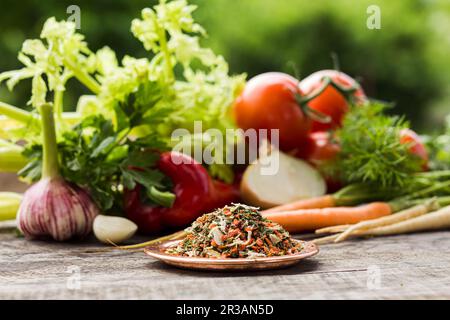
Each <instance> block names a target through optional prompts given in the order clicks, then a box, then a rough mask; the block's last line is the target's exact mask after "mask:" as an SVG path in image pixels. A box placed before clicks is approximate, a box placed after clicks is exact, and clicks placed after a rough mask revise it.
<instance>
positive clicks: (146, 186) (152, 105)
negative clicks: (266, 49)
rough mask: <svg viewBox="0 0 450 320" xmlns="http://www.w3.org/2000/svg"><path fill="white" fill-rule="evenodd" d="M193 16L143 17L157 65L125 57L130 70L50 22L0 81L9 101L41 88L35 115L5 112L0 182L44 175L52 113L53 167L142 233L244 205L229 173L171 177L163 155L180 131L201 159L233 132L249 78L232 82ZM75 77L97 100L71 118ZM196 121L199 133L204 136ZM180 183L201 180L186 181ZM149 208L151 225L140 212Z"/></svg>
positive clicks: (184, 8)
mask: <svg viewBox="0 0 450 320" xmlns="http://www.w3.org/2000/svg"><path fill="white" fill-rule="evenodd" d="M195 8H196V7H195V6H193V5H189V4H188V3H187V2H186V1H185V0H177V1H171V2H168V1H165V0H161V1H160V3H159V4H158V5H157V6H155V7H154V8H153V9H150V8H146V9H144V10H142V17H141V18H140V19H134V20H133V22H132V24H131V31H132V33H133V34H134V36H135V37H136V38H137V39H138V40H139V41H141V42H142V43H143V45H144V47H145V48H146V49H147V50H148V51H149V56H150V58H149V59H147V58H141V59H136V58H134V57H131V56H125V57H124V58H123V60H122V62H121V63H119V62H118V60H117V57H116V55H115V53H114V51H113V50H112V49H110V48H108V47H105V48H102V49H100V50H99V51H97V52H93V51H91V50H90V49H89V47H88V44H87V43H86V42H85V40H84V36H83V35H81V34H80V33H78V32H77V31H76V26H75V24H74V23H72V22H67V21H57V20H56V19H55V18H50V19H48V20H47V21H46V22H45V24H44V27H43V29H42V32H41V34H40V39H33V40H26V41H25V42H24V44H23V46H22V50H21V52H20V53H19V56H18V58H19V61H20V62H21V63H22V64H23V65H24V67H23V68H22V69H20V70H14V71H7V72H3V73H1V74H0V83H1V82H3V81H5V82H6V84H7V86H8V88H9V89H10V90H13V89H14V87H15V85H16V84H17V83H18V82H19V81H21V80H24V79H28V78H31V79H32V92H31V98H30V101H29V105H30V107H31V109H32V111H25V110H23V109H21V108H18V107H15V106H11V105H9V104H7V103H4V102H1V103H0V114H2V115H3V116H4V117H3V118H0V122H1V126H0V127H1V129H0V138H1V139H0V142H1V143H0V152H1V156H0V171H4V172H18V174H19V176H20V177H21V178H22V179H24V181H27V182H37V181H39V180H40V179H41V177H43V176H44V174H43V168H44V167H45V159H44V158H45V156H44V154H45V148H43V145H44V143H43V140H42V138H41V137H42V132H43V130H45V128H43V125H42V123H41V120H40V119H41V118H42V115H41V114H40V113H39V108H40V106H42V105H45V104H52V106H53V110H54V118H55V131H56V139H57V141H56V143H57V145H56V146H55V147H54V148H53V149H52V150H51V151H50V153H52V154H51V157H52V158H54V159H55V161H56V162H55V164H57V165H58V167H59V173H60V175H61V177H63V178H64V179H65V180H66V181H67V182H69V183H71V184H73V185H76V186H77V187H80V188H81V189H83V190H85V191H87V192H88V193H89V195H90V197H92V199H93V201H94V202H95V205H96V206H97V207H98V209H99V210H100V211H101V212H102V213H103V214H114V215H116V214H123V213H125V215H126V216H127V217H128V218H130V219H132V220H135V222H136V223H137V224H138V227H139V229H140V230H141V231H143V232H147V233H148V232H159V231H162V230H163V228H168V227H180V226H183V225H185V224H188V223H190V222H191V221H192V220H193V219H195V218H196V217H197V216H199V215H200V214H202V213H204V212H207V211H208V210H212V209H214V208H215V207H217V206H223V205H225V204H227V203H229V202H230V201H234V200H238V198H237V193H236V190H237V189H236V188H235V187H234V186H233V185H232V184H231V183H232V182H233V180H234V177H233V175H234V173H233V170H232V169H231V167H230V165H227V164H220V163H219V164H211V165H205V166H204V167H202V166H201V165H200V164H196V165H195V164H193V165H184V166H180V168H178V167H177V168H170V163H169V162H170V161H169V160H170V158H171V156H172V155H173V157H174V158H175V157H177V153H176V152H174V153H173V154H171V153H170V152H169V153H164V152H168V151H169V150H171V149H172V148H173V147H174V145H173V141H172V140H171V135H172V132H173V131H174V130H175V129H183V130H184V131H183V132H182V133H183V134H182V135H181V136H180V137H179V140H180V141H181V142H183V143H184V144H186V145H188V146H192V148H197V147H199V148H200V149H201V150H202V149H204V148H205V143H204V139H206V140H207V139H210V137H209V136H207V135H205V136H204V134H203V132H205V131H206V130H207V129H209V128H215V129H217V130H221V131H223V132H224V131H225V129H226V128H232V127H233V124H232V121H231V120H230V118H229V117H227V116H226V114H227V112H228V109H229V108H230V107H231V105H232V103H233V101H234V99H235V97H236V96H237V94H238V93H239V91H240V88H241V87H242V86H243V84H244V78H245V75H239V76H236V77H233V76H229V75H228V66H227V64H226V62H225V60H224V59H223V57H221V56H218V55H215V54H214V53H213V52H212V51H211V50H210V49H209V48H203V47H201V46H200V43H199V40H200V37H202V36H205V35H206V33H205V30H204V29H203V28H202V27H201V26H200V25H198V24H196V23H195V22H194V20H193V18H192V16H191V14H192V12H193V11H194V10H195ZM72 78H74V79H76V80H78V81H79V82H80V83H81V84H83V85H84V86H85V87H86V88H87V89H88V90H89V91H91V92H92V94H91V95H87V96H82V97H80V98H79V101H78V105H77V106H76V111H75V112H65V110H66V109H67V107H68V106H66V105H65V104H64V93H65V91H66V89H67V88H66V84H67V82H68V81H69V79H72ZM194 121H201V123H202V130H203V131H202V132H200V136H198V133H195V134H194ZM208 141H209V140H208ZM17 142H20V145H19V144H17ZM23 142H25V145H24V144H23ZM213 142H214V141H213ZM230 147H232V146H228V145H225V146H222V148H215V153H214V154H213V156H214V157H217V158H222V157H224V154H225V150H226V149H227V148H230ZM163 154H165V156H162V155H163ZM186 157H188V156H186ZM168 159H169V160H168ZM191 160H192V161H194V160H193V159H191ZM223 163H224V162H223ZM183 172H185V173H184V175H187V174H194V175H195V176H197V177H198V179H197V180H195V179H194V180H192V181H189V179H187V178H182V176H183ZM216 178H217V179H216ZM219 180H220V181H219ZM187 190H190V191H187ZM186 192H188V193H190V195H188V194H187V193H186ZM181 194H185V196H184V198H183V197H182V196H181ZM211 197H214V200H211V199H209V198H211ZM187 198H192V199H196V200H195V202H196V203H195V204H194V203H186V201H185V200H186V199H187ZM145 208H149V209H148V210H147V211H146V212H145V214H146V217H145V218H142V217H141V216H139V214H140V213H139V211H138V210H141V209H144V211H145ZM23 209H24V208H23ZM150 209H151V210H150ZM27 210H28V209H27ZM136 212H138V215H136ZM163 212H164V213H163ZM22 216H24V217H26V216H27V215H26V214H23V215H22ZM162 217H165V218H164V219H162V220H164V222H161V223H157V224H154V222H155V221H156V220H157V219H160V218H162ZM90 229H91V227H89V230H90ZM54 238H56V237H54Z"/></svg>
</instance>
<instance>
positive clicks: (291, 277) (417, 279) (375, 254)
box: [0, 175, 450, 300]
mask: <svg viewBox="0 0 450 320" xmlns="http://www.w3.org/2000/svg"><path fill="white" fill-rule="evenodd" d="M13 180H14V178H13V177H12V176H4V175H3V176H1V175H0V191H2V190H14V189H15V190H18V191H20V190H22V189H23V186H21V185H18V184H17V183H15V182H14V181H13ZM99 246H100V245H99V244H98V242H96V241H95V240H93V239H92V240H91V241H87V242H84V243H68V244H67V243H65V244H58V243H51V242H39V241H33V242H30V241H25V240H24V239H22V238H18V237H16V236H15V234H14V232H11V231H1V232H0V299H201V300H205V299H422V298H430V299H431V298H433V299H435V298H444V299H450V272H449V269H450V232H433V233H422V234H414V235H405V236H396V237H386V238H374V239H369V240H364V241H362V240H359V241H350V242H345V243H342V244H337V245H328V246H323V247H321V252H320V253H319V255H317V256H315V257H313V258H311V259H308V260H304V261H302V262H301V263H299V264H298V265H296V266H294V267H291V268H288V269H284V270H278V271H270V272H269V271H264V272H252V273H217V272H195V271H188V270H181V269H176V268H173V267H170V266H166V265H164V264H162V263H160V262H158V261H156V260H154V259H151V258H149V257H147V256H146V255H144V254H143V253H142V252H123V251H112V252H101V253H98V252H96V253H93V252H90V251H92V249H93V248H98V247H99Z"/></svg>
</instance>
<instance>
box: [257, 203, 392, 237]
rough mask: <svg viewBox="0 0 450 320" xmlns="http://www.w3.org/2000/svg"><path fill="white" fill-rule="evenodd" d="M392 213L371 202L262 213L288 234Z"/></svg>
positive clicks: (382, 205)
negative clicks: (354, 205)
mask: <svg viewBox="0 0 450 320" xmlns="http://www.w3.org/2000/svg"><path fill="white" fill-rule="evenodd" d="M392 212H393V209H392V207H391V205H389V204H388V203H385V202H372V203H369V204H366V205H362V206H357V207H334V208H321V209H301V210H293V211H281V212H264V213H263V216H264V217H265V218H267V219H269V220H271V221H273V222H276V223H279V224H280V225H281V226H283V227H284V228H285V229H286V230H287V231H289V232H302V231H309V230H316V229H319V228H325V227H329V226H334V225H340V224H354V223H358V222H360V221H363V220H370V219H375V218H379V217H383V216H387V215H389V214H391V213H392Z"/></svg>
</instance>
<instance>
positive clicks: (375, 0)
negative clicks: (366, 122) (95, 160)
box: [0, 0, 450, 131]
mask: <svg viewBox="0 0 450 320" xmlns="http://www.w3.org/2000/svg"><path fill="white" fill-rule="evenodd" d="M190 2H191V3H195V4H198V5H199V9H198V10H197V11H196V13H195V14H194V16H195V17H196V19H197V20H198V22H200V23H201V24H203V26H204V27H205V28H206V29H207V30H208V33H209V38H208V39H206V40H205V41H204V44H205V45H209V46H211V47H212V48H213V49H214V50H215V51H216V52H218V53H220V54H222V55H224V56H225V58H226V59H227V60H228V62H229V63H230V69H231V71H232V72H233V73H241V72H246V73H247V74H248V75H249V76H253V75H256V74H258V73H261V72H265V71H274V70H279V71H285V72H288V73H291V74H295V71H294V68H293V67H292V64H294V65H295V66H296V69H297V70H298V73H299V75H300V76H301V77H306V76H307V75H309V74H310V73H312V72H314V71H317V70H320V69H324V68H332V66H333V63H332V60H331V58H330V54H331V52H335V53H336V54H337V55H338V57H339V60H340V67H341V70H342V71H344V72H346V73H348V74H350V75H352V76H354V77H357V78H358V79H360V80H361V81H362V85H363V87H364V89H365V90H366V92H367V93H368V95H370V96H371V97H376V98H378V99H381V100H386V101H393V102H395V103H396V107H395V109H394V110H393V112H395V113H399V114H406V115H407V118H408V119H410V120H411V121H412V124H413V127H415V128H416V129H418V130H421V131H432V130H433V129H435V128H438V126H439V125H441V124H442V121H443V115H445V114H447V113H450V58H449V55H450V32H449V31H450V1H448V0H397V1H392V0H368V1H366V0H315V1H310V0H191V1H190ZM154 3H156V1H149V0H145V1H144V0H114V1H112V0H109V1H107V0H96V1H88V0H86V1H81V0H78V1H77V0H69V1H65V0H63V1H61V0H45V1H42V0H21V1H17V0H2V3H1V4H2V8H3V10H2V12H1V13H0V71H5V70H10V69H14V68H18V67H20V64H19V62H18V61H17V59H16V56H17V52H18V51H19V50H20V48H21V44H22V42H23V41H24V40H25V39H27V38H36V37H38V36H39V32H40V29H41V27H42V24H43V22H44V21H45V20H46V19H47V18H48V17H50V16H56V17H57V19H58V20H60V19H65V18H67V17H68V14H67V12H66V9H67V7H68V6H69V5H73V4H76V5H78V6H79V7H80V8H81V32H82V33H83V34H85V36H86V39H87V41H88V43H89V45H90V48H91V49H93V50H97V49H99V48H101V47H102V46H104V45H108V46H110V47H111V48H113V49H114V50H116V52H117V53H118V54H119V56H120V57H121V56H123V55H124V54H131V55H134V56H138V57H143V56H145V55H146V53H145V51H144V50H143V48H142V47H141V45H140V43H139V42H138V41H137V40H136V39H134V38H133V36H132V34H131V33H130V31H129V29H130V23H131V20H132V19H133V18H134V17H137V16H138V15H139V14H140V9H141V8H143V7H145V6H149V5H152V4H154ZM372 4H375V5H378V6H379V7H380V9H381V29H380V30H369V29H368V28H367V26H366V20H367V18H368V16H369V14H367V12H366V10H367V7H368V6H369V5H372ZM29 88H30V84H29V83H21V84H20V85H19V86H18V87H17V90H16V91H15V92H14V93H9V92H8V91H7V89H6V87H5V86H4V85H3V86H1V88H0V100H2V101H5V102H9V103H12V104H15V105H18V106H23V105H25V103H26V101H27V100H28V98H29ZM69 92H70V93H69V94H70V96H69V97H68V99H67V100H66V101H67V106H66V107H67V109H70V108H71V106H74V105H75V101H76V99H77V97H78V95H80V94H82V93H83V91H82V88H81V86H78V85H77V83H76V82H75V81H73V82H71V83H70V84H69Z"/></svg>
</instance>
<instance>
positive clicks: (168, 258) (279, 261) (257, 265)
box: [144, 240, 319, 271]
mask: <svg viewBox="0 0 450 320" xmlns="http://www.w3.org/2000/svg"><path fill="white" fill-rule="evenodd" d="M180 241H181V240H174V241H166V242H162V243H160V244H156V245H153V246H149V247H147V248H145V249H144V252H145V253H146V254H147V255H149V256H151V257H153V258H156V259H158V260H161V261H163V262H165V263H167V264H169V265H172V266H176V267H179V268H183V269H194V270H217V271H232V270H235V271H244V270H269V269H280V268H285V267H288V266H291V265H294V264H296V263H298V262H299V261H300V260H303V259H306V258H309V257H311V256H314V255H316V254H317V253H319V248H318V247H317V246H316V245H315V244H314V243H311V242H305V241H300V240H294V241H298V242H301V243H303V250H302V251H300V252H298V253H295V254H291V255H286V256H275V257H267V258H252V259H248V258H228V259H215V258H199V257H185V256H175V255H171V254H167V253H166V252H165V251H166V250H167V249H168V248H171V247H174V246H176V245H178V243H179V242H180Z"/></svg>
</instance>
